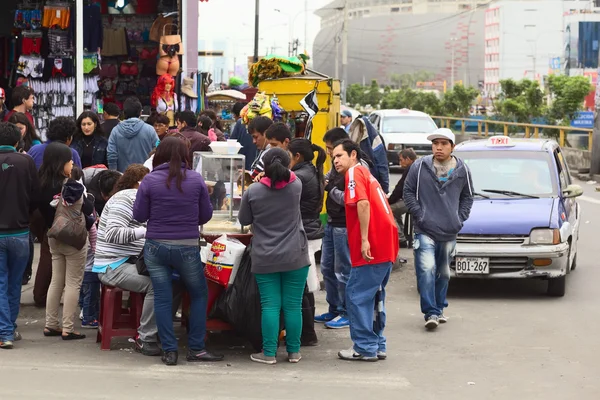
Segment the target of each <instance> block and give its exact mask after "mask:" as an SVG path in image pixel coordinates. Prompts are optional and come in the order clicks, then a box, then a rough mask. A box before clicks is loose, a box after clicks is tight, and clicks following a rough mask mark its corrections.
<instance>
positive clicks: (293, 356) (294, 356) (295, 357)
mask: <svg viewBox="0 0 600 400" xmlns="http://www.w3.org/2000/svg"><path fill="white" fill-rule="evenodd" d="M300 360H302V355H300V353H288V361H289V362H291V363H292V364H296V363H299V362H300Z"/></svg>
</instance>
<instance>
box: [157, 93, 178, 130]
mask: <svg viewBox="0 0 600 400" xmlns="http://www.w3.org/2000/svg"><path fill="white" fill-rule="evenodd" d="M178 109H179V108H178V103H177V97H173V98H172V99H171V100H169V101H167V100H165V99H164V98H163V97H160V98H159V99H158V105H157V106H156V112H157V113H159V114H165V115H166V116H167V117H168V118H169V121H170V122H169V124H170V125H169V126H175V112H176V111H177V110H178Z"/></svg>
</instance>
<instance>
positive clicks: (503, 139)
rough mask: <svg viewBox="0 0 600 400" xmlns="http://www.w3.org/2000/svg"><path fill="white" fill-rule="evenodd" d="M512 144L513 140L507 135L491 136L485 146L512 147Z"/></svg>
mask: <svg viewBox="0 0 600 400" xmlns="http://www.w3.org/2000/svg"><path fill="white" fill-rule="evenodd" d="M514 145H515V144H514V142H513V140H512V139H511V138H510V137H508V136H492V137H491V138H489V139H488V142H487V144H486V146H487V147H512V146H514Z"/></svg>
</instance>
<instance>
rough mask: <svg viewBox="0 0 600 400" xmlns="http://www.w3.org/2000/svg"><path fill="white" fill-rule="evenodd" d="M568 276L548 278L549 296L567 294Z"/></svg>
mask: <svg viewBox="0 0 600 400" xmlns="http://www.w3.org/2000/svg"><path fill="white" fill-rule="evenodd" d="M566 283H567V277H566V276H561V277H560V278H552V279H549V280H548V292H547V293H548V296H552V297H563V296H564V295H565V289H566Z"/></svg>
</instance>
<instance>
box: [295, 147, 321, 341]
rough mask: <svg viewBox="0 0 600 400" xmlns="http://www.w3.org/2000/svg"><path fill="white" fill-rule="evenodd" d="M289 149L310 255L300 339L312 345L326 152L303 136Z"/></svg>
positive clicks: (314, 334)
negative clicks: (298, 185)
mask: <svg viewBox="0 0 600 400" xmlns="http://www.w3.org/2000/svg"><path fill="white" fill-rule="evenodd" d="M288 151H289V152H290V155H291V163H290V168H291V170H292V171H293V172H294V173H295V174H296V176H297V177H298V178H299V179H300V181H301V182H302V195H301V197H300V214H301V215H302V224H303V225H304V230H305V231H306V236H307V238H308V254H309V257H310V270H309V273H308V276H309V277H308V282H307V283H308V285H307V289H306V290H305V293H304V296H303V299H302V320H303V323H302V338H301V340H302V345H303V346H314V345H316V344H317V334H316V333H315V296H314V294H313V293H314V292H316V291H318V290H319V288H320V286H319V278H318V273H317V264H316V261H315V253H316V252H317V251H319V250H321V239H322V238H323V236H325V230H324V229H323V224H322V223H321V219H320V215H321V211H322V210H323V193H324V192H325V189H324V188H325V177H324V176H323V164H324V163H325V159H326V158H327V153H325V150H324V149H323V148H321V147H319V146H317V145H316V144H313V143H312V142H311V141H310V140H307V139H304V138H296V139H292V140H291V141H290V143H289V144H288ZM315 153H317V161H316V166H315V165H314V164H313V163H312V161H313V160H314V158H315Z"/></svg>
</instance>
